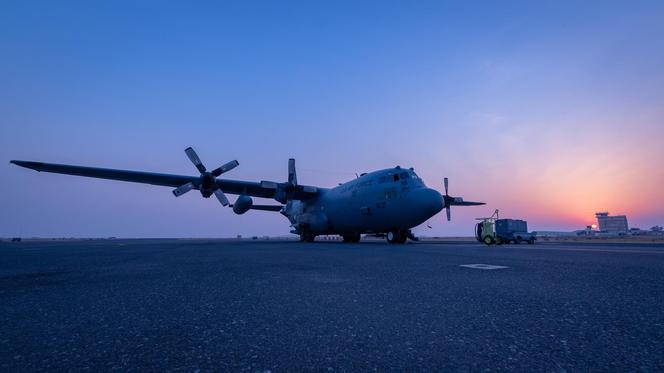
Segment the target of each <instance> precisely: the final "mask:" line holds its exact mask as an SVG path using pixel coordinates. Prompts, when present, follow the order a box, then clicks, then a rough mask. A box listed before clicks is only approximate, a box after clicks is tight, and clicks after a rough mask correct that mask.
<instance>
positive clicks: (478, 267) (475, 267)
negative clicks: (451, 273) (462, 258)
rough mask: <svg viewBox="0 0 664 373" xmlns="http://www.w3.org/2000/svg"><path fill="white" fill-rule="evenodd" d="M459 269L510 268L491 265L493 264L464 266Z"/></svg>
mask: <svg viewBox="0 0 664 373" xmlns="http://www.w3.org/2000/svg"><path fill="white" fill-rule="evenodd" d="M459 267H466V268H472V269H482V270H491V269H505V268H509V267H505V266H495V265H491V264H462V265H460V266H459Z"/></svg>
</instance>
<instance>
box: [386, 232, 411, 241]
mask: <svg viewBox="0 0 664 373" xmlns="http://www.w3.org/2000/svg"><path fill="white" fill-rule="evenodd" d="M409 235H410V232H408V231H400V230H394V231H389V232H387V234H386V235H385V238H387V242H389V243H400V244H403V243H406V240H407V239H408V236H409Z"/></svg>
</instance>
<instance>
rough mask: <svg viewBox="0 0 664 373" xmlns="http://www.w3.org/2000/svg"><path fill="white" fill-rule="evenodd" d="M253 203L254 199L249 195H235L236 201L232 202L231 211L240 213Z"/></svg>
mask: <svg viewBox="0 0 664 373" xmlns="http://www.w3.org/2000/svg"><path fill="white" fill-rule="evenodd" d="M253 204H254V200H253V199H251V197H249V196H245V195H240V196H239V197H237V201H235V203H234V204H233V212H234V213H236V214H238V215H242V214H244V213H245V212H247V211H249V209H250V208H251V206H252V205H253Z"/></svg>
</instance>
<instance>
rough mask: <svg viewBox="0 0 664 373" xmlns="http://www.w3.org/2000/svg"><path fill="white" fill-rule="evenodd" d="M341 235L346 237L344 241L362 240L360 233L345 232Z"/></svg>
mask: <svg viewBox="0 0 664 373" xmlns="http://www.w3.org/2000/svg"><path fill="white" fill-rule="evenodd" d="M341 237H342V238H343V239H344V242H348V243H358V242H360V239H361V238H362V236H361V235H360V234H359V233H353V234H344V235H343V236H341Z"/></svg>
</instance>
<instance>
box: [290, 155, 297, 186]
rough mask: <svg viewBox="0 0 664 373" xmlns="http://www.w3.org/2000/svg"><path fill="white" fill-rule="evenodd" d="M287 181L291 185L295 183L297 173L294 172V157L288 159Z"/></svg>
mask: <svg viewBox="0 0 664 373" xmlns="http://www.w3.org/2000/svg"><path fill="white" fill-rule="evenodd" d="M288 182H289V183H290V184H291V185H297V174H296V173H295V159H294V158H291V159H289V160H288Z"/></svg>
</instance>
